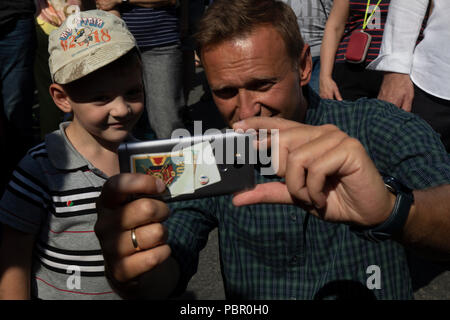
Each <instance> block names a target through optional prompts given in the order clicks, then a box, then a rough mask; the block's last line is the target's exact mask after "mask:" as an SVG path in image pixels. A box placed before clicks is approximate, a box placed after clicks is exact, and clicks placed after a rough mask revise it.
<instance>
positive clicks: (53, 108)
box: [0, 0, 450, 299]
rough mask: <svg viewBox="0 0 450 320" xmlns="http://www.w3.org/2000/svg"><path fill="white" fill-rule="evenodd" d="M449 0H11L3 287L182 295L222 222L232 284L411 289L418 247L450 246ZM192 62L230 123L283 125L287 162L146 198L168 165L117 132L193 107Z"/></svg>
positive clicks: (6, 21)
mask: <svg viewBox="0 0 450 320" xmlns="http://www.w3.org/2000/svg"><path fill="white" fill-rule="evenodd" d="M449 6H450V4H447V3H446V2H444V1H440V2H439V1H438V2H436V3H435V2H434V1H432V0H391V1H388V0H377V1H370V0H368V1H366V0H354V1H351V2H350V1H349V0H334V1H331V0H282V1H276V0H215V1H203V0H202V1H200V0H190V1H188V0H179V1H176V0H128V1H118V0H117V1H116V0H96V1H94V0H38V1H36V3H35V2H34V1H33V0H7V1H3V2H2V3H1V4H0V30H1V31H0V62H2V63H1V64H0V76H1V82H0V85H1V100H0V104H1V107H2V109H1V110H2V115H1V119H0V120H1V121H0V139H1V141H0V142H1V145H0V147H1V149H2V153H3V154H4V155H5V154H8V157H6V158H7V160H8V161H9V162H8V163H7V165H6V166H5V167H4V168H3V169H2V170H3V172H2V185H1V190H0V192H1V194H2V196H1V200H0V224H1V232H0V236H1V238H0V239H1V240H0V299H30V298H38V299H123V298H125V299H128V298H142V297H145V298H170V297H174V296H177V295H179V294H181V293H183V291H184V290H185V289H186V286H187V284H188V282H189V280H190V279H191V278H192V276H193V275H194V274H195V273H196V271H197V267H198V263H199V252H200V251H201V250H202V249H203V248H204V247H205V245H206V243H207V241H208V235H209V233H210V232H211V231H212V230H214V229H216V228H217V229H218V231H219V247H220V260H221V267H222V270H221V271H222V276H223V282H224V288H225V294H226V297H227V298H230V299H343V298H348V299H352V298H354V299H361V298H367V299H411V298H413V286H412V279H411V275H410V270H409V266H408V255H407V252H414V254H416V255H417V256H423V257H426V258H427V259H430V260H432V261H441V262H442V261H447V262H448V260H449V259H450V246H449V244H450V241H448V240H449V237H450V200H449V199H450V157H449V154H448V151H449V148H450V126H448V125H447V123H448V121H449V120H447V119H450V114H449V110H450V95H449V94H448V92H447V90H446V88H447V87H448V86H447V84H448V83H449V82H450V77H449V76H448V74H450V73H449V72H447V69H450V55H449V53H448V52H449V51H448V50H445V47H446V46H447V45H446V44H445V43H446V41H445V40H446V39H448V37H447V35H448V33H450V28H449V27H448V26H447V25H446V24H445V22H444V12H445V10H446V9H447V8H448V7H449ZM399 22H400V23H399ZM436 43H438V44H439V46H437V45H436ZM196 66H197V67H199V66H201V67H202V68H203V70H204V72H205V75H206V78H207V81H208V85H209V90H210V92H211V95H212V98H213V100H214V103H215V105H216V107H217V109H218V111H219V112H220V114H221V115H222V117H223V119H224V122H225V123H226V124H227V126H228V127H229V128H233V129H235V130H237V129H241V130H244V131H245V130H248V129H254V130H263V129H266V130H273V129H278V130H279V133H280V150H283V152H281V153H280V155H279V159H278V162H279V167H278V169H277V172H276V175H274V176H267V175H263V174H262V173H261V172H260V171H258V169H257V168H256V169H255V176H256V177H255V179H256V183H257V184H256V187H255V188H254V189H252V190H247V191H245V192H241V193H239V194H234V195H222V196H214V197H206V198H202V199H196V200H186V201H176V202H172V203H165V202H163V201H161V200H157V199H155V198H151V197H150V198H149V197H134V195H136V194H140V195H141V194H149V195H157V194H161V193H162V192H164V190H165V189H166V184H165V183H164V182H163V181H162V180H160V179H157V178H155V177H154V176H152V175H143V174H123V173H122V174H120V170H119V159H118V153H117V152H118V151H117V150H118V147H119V145H120V144H121V143H122V142H124V141H130V140H135V138H136V137H137V138H139V139H146V140H150V139H164V138H170V136H171V134H172V132H173V131H174V130H175V129H177V128H182V127H184V126H185V125H186V121H187V120H186V119H185V117H184V116H183V109H185V108H186V102H187V101H188V97H189V93H190V91H191V89H192V79H193V77H194V74H195V70H196ZM35 91H37V100H38V101H37V102H38V104H39V109H40V112H39V124H40V125H39V128H40V134H39V136H38V137H37V136H36V135H33V130H32V110H31V107H32V105H33V104H34V103H35V101H34V99H35ZM198 120H202V119H198ZM372 266H376V267H377V268H378V269H377V270H379V272H380V273H379V274H378V277H377V279H378V280H376V281H378V283H375V284H373V283H372V286H369V285H368V283H369V281H368V273H367V270H369V269H370V268H371V267H372Z"/></svg>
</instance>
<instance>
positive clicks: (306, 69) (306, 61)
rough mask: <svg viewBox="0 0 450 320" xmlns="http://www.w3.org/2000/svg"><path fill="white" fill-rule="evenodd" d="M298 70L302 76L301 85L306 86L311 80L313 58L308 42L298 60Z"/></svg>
mask: <svg viewBox="0 0 450 320" xmlns="http://www.w3.org/2000/svg"><path fill="white" fill-rule="evenodd" d="M298 71H299V76H300V86H302V87H303V86H306V85H307V84H308V83H309V80H311V73H312V58H311V49H310V47H309V45H308V44H307V43H305V45H304V46H303V50H302V54H301V55H300V57H299V61H298Z"/></svg>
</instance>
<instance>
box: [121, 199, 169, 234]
mask: <svg viewBox="0 0 450 320" xmlns="http://www.w3.org/2000/svg"><path fill="white" fill-rule="evenodd" d="M118 210H120V212H121V213H120V214H118V215H116V216H117V219H120V221H118V222H117V226H118V228H120V229H121V230H129V229H131V228H136V227H138V226H141V225H145V224H149V223H154V222H162V221H164V220H166V219H167V217H168V216H169V212H170V210H169V208H168V207H167V204H166V203H164V202H162V201H159V200H155V199H149V198H141V199H137V200H135V201H132V202H130V203H127V204H126V205H124V206H123V207H121V208H119V209H118Z"/></svg>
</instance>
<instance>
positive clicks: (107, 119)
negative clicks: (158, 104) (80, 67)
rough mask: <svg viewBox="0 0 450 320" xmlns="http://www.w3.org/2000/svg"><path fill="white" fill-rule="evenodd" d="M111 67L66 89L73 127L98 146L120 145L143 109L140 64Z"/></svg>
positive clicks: (132, 63)
mask: <svg viewBox="0 0 450 320" xmlns="http://www.w3.org/2000/svg"><path fill="white" fill-rule="evenodd" d="M128 61H129V63H128V64H127V65H123V64H117V63H116V64H111V65H109V66H107V67H105V68H102V69H100V70H98V71H96V72H94V73H92V74H90V75H87V76H85V77H83V78H82V79H80V80H78V81H75V82H73V83H71V84H69V85H65V86H64V88H65V91H66V93H67V95H68V98H67V99H68V103H69V104H70V106H71V109H72V112H73V125H74V126H75V127H76V129H77V130H84V131H86V132H88V133H89V134H90V135H91V136H93V137H94V138H95V139H97V140H98V141H99V142H100V143H106V144H117V143H120V142H122V141H123V140H124V139H125V137H126V136H127V134H128V132H129V131H130V130H131V129H132V128H133V126H134V125H135V124H136V122H137V121H138V120H139V117H140V115H141V113H142V111H143V109H144V87H143V82H142V73H141V64H140V62H139V61H138V59H137V58H134V59H128Z"/></svg>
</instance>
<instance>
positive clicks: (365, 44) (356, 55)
mask: <svg viewBox="0 0 450 320" xmlns="http://www.w3.org/2000/svg"><path fill="white" fill-rule="evenodd" d="M371 40H372V36H371V35H370V34H368V33H367V32H364V31H355V32H353V33H352V34H351V35H350V39H349V40H348V43H347V50H346V52H345V60H346V61H347V62H350V63H361V62H364V61H365V60H366V56H367V51H368V50H369V46H370V42H371Z"/></svg>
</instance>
